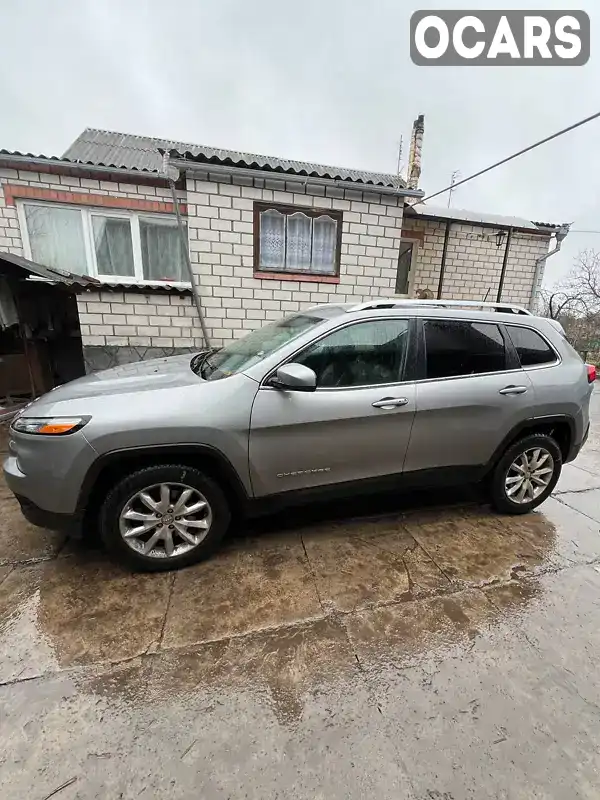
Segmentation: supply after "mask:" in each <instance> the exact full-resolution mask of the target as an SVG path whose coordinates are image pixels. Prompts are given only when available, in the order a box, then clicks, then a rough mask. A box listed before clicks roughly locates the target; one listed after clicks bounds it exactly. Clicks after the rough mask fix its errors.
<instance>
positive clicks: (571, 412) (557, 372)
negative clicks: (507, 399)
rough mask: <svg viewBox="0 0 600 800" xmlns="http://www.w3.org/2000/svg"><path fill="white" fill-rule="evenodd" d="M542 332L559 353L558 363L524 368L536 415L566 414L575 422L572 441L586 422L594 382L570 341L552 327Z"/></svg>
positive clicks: (580, 436) (582, 434) (582, 430)
mask: <svg viewBox="0 0 600 800" xmlns="http://www.w3.org/2000/svg"><path fill="white" fill-rule="evenodd" d="M540 330H541V332H542V333H543V334H544V336H546V338H547V339H548V340H549V341H550V343H551V344H552V346H553V347H554V349H555V350H556V351H557V352H558V354H559V356H560V359H561V361H560V363H559V364H554V365H550V366H539V367H529V368H528V369H526V372H527V373H528V375H529V377H530V379H531V382H532V383H533V387H534V392H535V400H536V403H535V416H536V417H544V416H555V415H562V414H566V415H567V416H569V417H571V418H572V419H573V420H574V422H575V442H574V443H575V444H578V443H579V442H581V440H582V439H583V436H584V434H585V432H586V430H587V428H588V425H589V405H590V397H591V395H592V391H593V386H592V385H591V384H590V383H589V381H588V377H587V369H586V366H585V364H584V363H583V361H582V360H581V359H580V358H579V356H578V355H577V353H576V352H575V351H574V350H573V348H572V347H571V345H570V344H569V343H568V342H567V341H566V340H565V339H563V337H562V336H561V335H560V334H559V333H558V332H556V331H555V330H554V329H553V328H551V327H550V326H548V328H546V326H544V329H543V330H542V328H541V326H540Z"/></svg>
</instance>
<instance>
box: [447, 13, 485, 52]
mask: <svg viewBox="0 0 600 800" xmlns="http://www.w3.org/2000/svg"><path fill="white" fill-rule="evenodd" d="M466 28H473V30H475V31H477V33H485V26H484V24H483V22H482V21H481V20H480V19H478V18H477V17H463V18H462V19H459V20H458V22H457V23H456V25H455V26H454V30H453V31H452V44H453V45H454V49H455V50H456V52H457V53H458V55H459V56H462V58H477V57H478V56H480V55H481V54H482V53H483V51H484V49H485V42H482V41H481V40H479V41H478V42H477V43H476V44H474V45H473V47H467V46H466V44H465V43H464V41H463V34H464V32H465V29H466Z"/></svg>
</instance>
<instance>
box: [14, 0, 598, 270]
mask: <svg viewBox="0 0 600 800" xmlns="http://www.w3.org/2000/svg"><path fill="white" fill-rule="evenodd" d="M565 7H567V8H568V7H572V8H578V9H583V10H586V11H587V12H588V13H589V15H590V17H591V22H592V57H591V59H590V61H589V62H588V64H587V65H586V66H583V67H545V68H534V67H492V68H490V67H462V68H461V67H457V68H448V67H417V66H414V65H413V64H412V62H411V61H410V56H409V19H410V15H411V14H412V12H413V11H415V10H419V9H425V8H431V9H436V8H463V9H464V8H473V9H483V8H507V9H508V8H524V9H525V8H526V9H534V8H539V9H550V8H557V9H561V8H565ZM599 19H600V3H598V2H597V0H595V2H586V1H585V0H581V2H577V3H573V2H572V0H562V2H560V0H559V1H558V2H554V0H545V1H544V2H536V0H526V2H524V3H514V2H513V3H503V2H499V0H492V2H489V3H485V2H468V0H460V1H458V0H457V1H455V0H453V1H452V2H447V1H446V0H436V1H435V2H428V1H427V0H420V2H413V0H402V2H400V0H301V2H288V0H169V2H164V0H160V2H159V1H158V0H156V1H154V0H129V2H123V0H120V2H118V1H117V0H54V2H48V1H47V0H26V1H24V0H0V31H1V32H2V64H3V68H2V69H1V70H0V109H1V111H0V114H1V117H0V149H1V148H7V149H14V150H21V151H30V152H34V153H44V154H46V155H56V154H61V153H62V152H63V151H64V150H65V149H66V147H67V146H68V144H69V143H70V142H71V141H72V140H73V139H74V138H75V137H76V136H77V134H78V133H79V132H80V131H81V130H82V129H83V128H85V127H97V128H106V129H109V130H117V131H124V132H127V133H138V134H144V135H149V136H158V137H165V138H171V139H179V140H182V141H187V142H194V143H202V144H209V145H215V146H221V147H228V148H233V149H240V150H248V151H251V152H258V153H267V154H269V155H281V156H287V157H290V158H297V159H306V160H311V161H317V162H323V163H329V164H335V165H339V166H350V167H360V168H370V169H377V170H382V171H390V172H393V171H395V168H396V157H397V147H398V140H399V137H400V135H401V134H403V135H404V140H405V154H407V152H408V139H409V136H410V129H411V125H412V121H413V119H414V118H415V117H416V116H417V115H418V114H419V113H423V114H425V141H424V148H423V172H422V180H421V186H422V188H424V189H425V190H426V191H427V192H428V193H429V192H432V191H435V190H436V189H438V188H442V187H443V186H445V185H447V184H448V183H449V178H450V174H451V172H452V171H453V170H460V171H461V173H462V175H463V176H466V175H468V174H470V173H471V172H475V171H476V170H477V169H479V168H482V167H484V166H487V165H488V164H489V163H491V162H493V161H495V160H497V159H499V158H501V157H503V156H505V155H509V154H510V153H511V152H513V151H515V150H518V149H520V148H521V147H524V146H526V145H528V144H530V143H532V142H534V141H535V140H537V139H540V138H542V137H544V136H546V135H548V134H550V133H552V132H554V131H555V130H558V129H560V128H562V127H566V126H567V125H569V124H570V123H572V122H575V121H577V120H578V119H580V118H582V117H585V116H588V115H589V114H592V113H593V112H595V111H597V110H600V89H599V87H600V65H599V62H598V58H597V56H596V55H595V51H596V50H597V48H598V47H599V46H600V45H599V44H598V41H599V40H598V36H599V35H600V34H599V33H598V30H599V28H598V26H597V23H598V20H599ZM599 142H600V120H598V121H596V122H592V123H590V124H589V125H587V126H585V127H583V128H581V129H579V130H577V131H575V132H573V133H570V134H567V135H566V136H564V137H561V138H560V139H558V140H557V141H555V142H552V143H550V144H549V145H544V146H543V147H541V148H539V149H538V150H536V151H534V152H533V153H531V154H527V155H525V156H523V157H522V158H520V159H517V160H515V161H514V162H512V163H511V164H509V165H507V166H504V167H500V168H499V169H498V170H495V171H493V172H491V173H490V174H488V175H486V176H484V177H482V178H478V179H476V180H474V181H473V182H471V183H469V184H467V185H465V186H464V187H461V188H459V189H458V190H457V191H456V193H455V195H454V198H453V206H455V207H456V208H469V209H473V210H477V211H487V212H493V213H498V214H513V215H519V216H524V217H527V218H528V219H533V220H542V221H547V222H562V221H568V222H571V221H573V222H574V223H575V224H574V225H573V228H574V229H576V230H589V229H592V230H599V231H600V197H599V192H598V185H599V183H600V181H599V177H600V147H599V146H598V143H599ZM434 202H435V203H436V204H439V203H443V204H445V203H446V198H445V197H442V198H440V199H437V200H435V201H434ZM590 247H596V248H597V249H599V250H600V234H577V233H571V234H570V235H569V237H568V239H567V240H566V243H565V247H564V252H563V253H561V254H559V255H558V256H556V257H554V258H552V259H550V261H549V262H548V267H547V278H548V280H549V281H550V282H551V281H552V280H553V279H556V278H558V277H560V276H561V275H562V274H564V273H566V272H567V271H568V270H569V268H570V264H571V262H572V260H573V258H574V256H575V255H576V254H577V252H578V251H579V250H582V249H584V248H590Z"/></svg>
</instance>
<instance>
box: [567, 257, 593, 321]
mask: <svg viewBox="0 0 600 800" xmlns="http://www.w3.org/2000/svg"><path fill="white" fill-rule="evenodd" d="M568 281H569V285H570V287H571V289H572V291H573V293H576V294H579V295H581V297H582V298H583V300H584V303H585V305H586V308H587V310H588V311H595V310H597V309H599V308H600V253H597V252H596V251H595V250H582V251H581V253H579V255H578V256H577V258H576V259H575V264H574V265H573V269H572V271H571V274H570V275H569V278H568Z"/></svg>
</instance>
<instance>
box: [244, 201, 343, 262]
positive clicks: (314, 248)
mask: <svg viewBox="0 0 600 800" xmlns="http://www.w3.org/2000/svg"><path fill="white" fill-rule="evenodd" d="M341 236H342V214H341V212H340V211H332V210H330V209H327V210H316V209H312V208H304V207H300V208H298V207H294V206H281V205H271V204H267V203H255V204H254V237H255V239H254V241H255V246H254V267H255V269H256V270H257V271H259V272H288V273H292V274H300V275H301V274H309V275H329V276H332V275H337V274H338V272H339V264H340V244H341Z"/></svg>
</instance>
